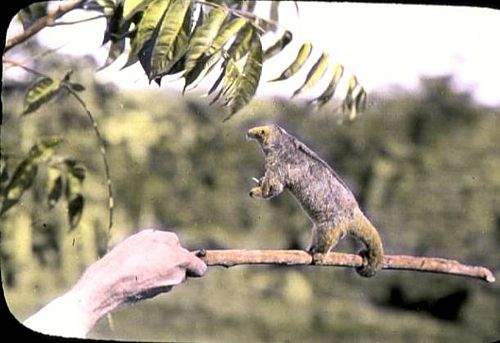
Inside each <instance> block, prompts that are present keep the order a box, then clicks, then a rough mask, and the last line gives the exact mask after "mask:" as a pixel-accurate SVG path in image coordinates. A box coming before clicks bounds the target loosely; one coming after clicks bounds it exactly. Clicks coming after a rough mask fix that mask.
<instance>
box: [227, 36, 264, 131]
mask: <svg viewBox="0 0 500 343" xmlns="http://www.w3.org/2000/svg"><path fill="white" fill-rule="evenodd" d="M261 73H262V45H261V42H260V37H259V35H258V34H257V33H255V32H254V33H253V38H252V45H251V47H250V51H249V53H248V56H247V59H246V61H245V65H244V66H243V72H242V74H241V75H240V77H239V78H238V79H237V80H236V81H235V82H236V83H235V85H234V86H231V87H232V90H231V91H230V92H229V94H228V95H227V97H228V98H227V100H226V103H227V105H228V106H229V115H228V116H227V117H226V118H224V121H226V120H228V119H230V118H231V117H232V116H233V115H234V114H235V113H236V112H238V111H239V110H240V109H241V108H242V107H243V106H245V105H246V104H248V102H250V100H251V99H252V97H253V96H254V95H255V92H256V91H257V86H258V85H259V80H260V76H261Z"/></svg>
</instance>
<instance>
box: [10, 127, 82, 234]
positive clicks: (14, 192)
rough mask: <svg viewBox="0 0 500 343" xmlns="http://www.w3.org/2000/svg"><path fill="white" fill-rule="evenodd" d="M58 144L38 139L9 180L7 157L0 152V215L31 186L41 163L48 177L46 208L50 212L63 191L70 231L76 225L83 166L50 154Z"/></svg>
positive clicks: (58, 139)
mask: <svg viewBox="0 0 500 343" xmlns="http://www.w3.org/2000/svg"><path fill="white" fill-rule="evenodd" d="M60 143H61V139H60V138H59V137H50V138H45V139H42V140H40V142H39V143H37V144H35V145H33V147H32V148H31V149H30V151H29V152H28V154H27V157H25V158H24V159H23V160H22V161H21V162H20V163H19V164H18V165H17V167H16V168H15V169H14V172H13V173H12V176H10V177H9V167H8V165H7V162H8V159H9V156H8V155H6V154H5V153H2V156H1V164H2V168H1V169H2V170H1V183H0V215H3V214H4V213H5V212H7V211H8V210H9V209H11V208H12V207H13V206H14V205H16V204H17V203H18V202H19V201H20V200H21V196H22V195H23V194H24V192H25V191H27V190H28V189H30V188H31V187H32V186H33V183H34V181H35V178H36V176H37V174H38V169H39V166H40V165H41V164H43V165H44V166H46V167H47V169H48V175H49V176H48V185H47V189H48V194H47V203H48V207H49V208H50V209H52V208H53V207H54V206H55V204H56V203H57V202H58V201H59V199H60V198H61V196H62V194H63V192H64V195H65V200H66V206H67V209H68V221H69V225H70V228H71V229H74V228H75V227H76V226H77V225H78V223H79V221H80V218H81V215H82V211H83V205H84V199H83V195H82V194H81V192H80V188H81V184H82V182H83V180H84V179H85V167H83V166H82V164H81V163H79V162H78V161H77V160H75V159H73V158H70V157H66V158H64V157H61V156H57V155H54V149H55V148H56V147H57V146H58V145H59V144H60ZM63 190H64V191H63Z"/></svg>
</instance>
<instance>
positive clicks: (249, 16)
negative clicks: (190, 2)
mask: <svg viewBox="0 0 500 343" xmlns="http://www.w3.org/2000/svg"><path fill="white" fill-rule="evenodd" d="M195 3H197V4H200V5H205V6H210V7H214V8H220V9H223V10H226V11H229V12H230V13H232V14H234V15H235V16H237V17H239V18H243V19H247V20H250V19H252V20H255V21H256V20H262V21H263V22H265V23H267V24H269V25H271V26H273V27H274V28H276V29H277V28H282V29H284V28H283V25H281V24H280V23H278V22H277V21H274V20H272V19H267V18H262V17H259V16H258V15H256V14H253V13H251V12H247V11H242V10H237V9H234V8H229V7H227V6H224V5H219V4H217V3H214V2H208V1H204V0H195ZM250 23H251V24H253V25H254V26H255V27H256V28H257V29H258V30H260V31H261V32H262V33H265V32H266V30H264V29H263V28H261V27H260V26H258V25H257V24H256V23H252V22H250Z"/></svg>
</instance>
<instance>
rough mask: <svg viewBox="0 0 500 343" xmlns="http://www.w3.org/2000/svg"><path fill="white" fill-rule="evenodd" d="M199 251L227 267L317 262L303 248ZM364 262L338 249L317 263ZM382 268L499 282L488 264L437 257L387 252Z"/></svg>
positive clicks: (356, 264) (347, 264) (209, 262)
mask: <svg viewBox="0 0 500 343" xmlns="http://www.w3.org/2000/svg"><path fill="white" fill-rule="evenodd" d="M197 255H198V256H199V257H200V258H202V259H203V260H204V261H205V263H206V264H207V265H208V266H223V267H227V268H228V267H233V266H237V265H242V264H278V265H288V266H291V265H313V263H312V258H311V255H310V254H309V253H307V252H305V251H303V250H200V251H198V252H197ZM362 263H363V259H362V258H361V256H359V255H353V254H344V253H336V252H334V253H329V254H328V256H327V258H326V259H325V260H324V261H323V262H322V263H320V264H316V265H321V266H336V267H351V268H355V267H360V266H361V265H362ZM382 269H397V270H413V271H419V272H430V273H441V274H451V275H459V276H467V277H471V278H477V279H481V280H484V281H486V282H490V283H492V282H495V277H494V276H493V273H492V272H491V271H490V270H489V269H487V268H484V267H479V266H469V265H465V264H461V263H460V262H458V261H454V260H448V259H444V258H436V257H415V256H406V255H386V256H385V257H384V264H383V267H382Z"/></svg>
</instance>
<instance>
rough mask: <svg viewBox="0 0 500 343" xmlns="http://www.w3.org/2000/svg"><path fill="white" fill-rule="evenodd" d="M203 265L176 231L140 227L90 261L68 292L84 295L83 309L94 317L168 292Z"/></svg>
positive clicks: (197, 274)
mask: <svg viewBox="0 0 500 343" xmlns="http://www.w3.org/2000/svg"><path fill="white" fill-rule="evenodd" d="M206 269H207V266H206V264H205V263H204V262H203V261H202V260H201V259H199V258H198V257H196V255H195V254H194V253H191V252H189V251H188V250H186V249H184V248H183V247H182V246H181V245H180V242H179V239H178V238H177V235H176V234H174V233H172V232H165V231H159V230H151V229H150V230H144V231H141V232H139V233H137V234H135V235H132V236H130V237H128V238H127V239H125V240H124V241H122V242H121V243H119V244H118V245H116V246H115V247H114V248H113V249H112V250H111V251H110V252H108V253H107V254H106V255H105V256H104V257H103V258H102V259H100V260H99V261H97V262H95V263H94V264H93V265H91V266H90V267H89V268H88V269H87V271H86V272H85V273H84V275H83V276H82V278H81V279H80V280H79V281H78V283H77V284H76V285H75V287H73V289H72V292H74V293H75V292H76V293H77V294H78V295H79V297H80V298H83V299H87V301H84V303H86V307H87V308H86V311H87V312H90V313H91V314H92V317H93V318H94V320H95V321H97V320H98V319H99V318H100V317H101V316H103V315H104V314H106V313H107V312H109V311H111V310H112V309H113V308H115V307H116V306H118V305H119V304H121V303H125V302H135V301H139V300H142V299H147V298H151V297H154V296H156V295H158V294H160V293H165V292H168V291H170V290H171V289H172V287H173V286H175V285H178V284H180V283H182V282H183V281H184V280H185V279H186V278H187V277H188V276H190V277H200V276H202V275H203V274H204V273H205V271H206ZM88 299H90V300H88Z"/></svg>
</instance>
